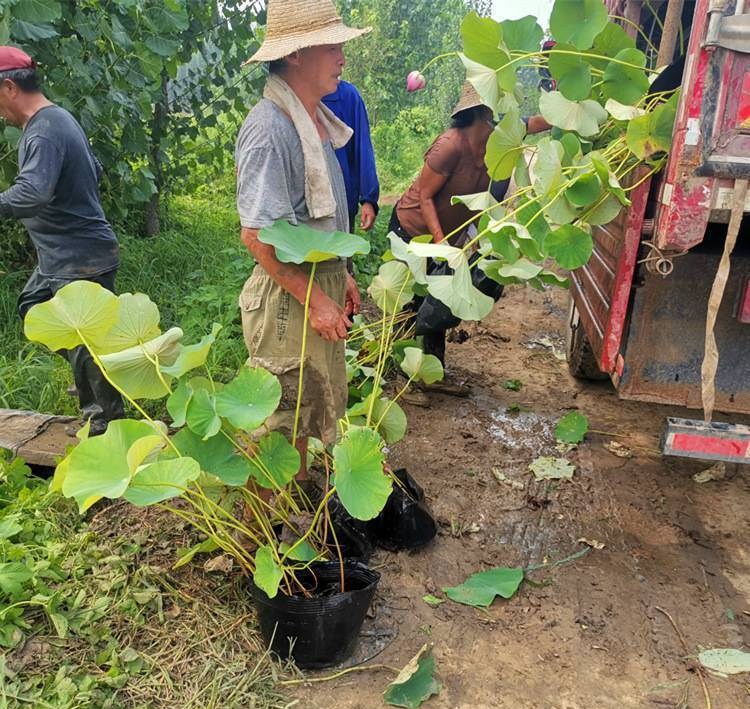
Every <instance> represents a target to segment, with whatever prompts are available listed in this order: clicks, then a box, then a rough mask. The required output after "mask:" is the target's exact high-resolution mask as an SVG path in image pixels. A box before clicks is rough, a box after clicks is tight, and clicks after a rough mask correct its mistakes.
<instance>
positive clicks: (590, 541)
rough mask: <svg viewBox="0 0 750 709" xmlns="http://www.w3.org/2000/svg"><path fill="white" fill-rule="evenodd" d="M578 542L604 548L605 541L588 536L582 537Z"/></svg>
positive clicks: (595, 547)
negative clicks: (588, 537) (587, 537)
mask: <svg viewBox="0 0 750 709" xmlns="http://www.w3.org/2000/svg"><path fill="white" fill-rule="evenodd" d="M578 542H579V544H585V545H586V546H589V547H591V548H592V549H604V542H599V541H597V540H596V539H586V537H581V538H580V539H579V540H578Z"/></svg>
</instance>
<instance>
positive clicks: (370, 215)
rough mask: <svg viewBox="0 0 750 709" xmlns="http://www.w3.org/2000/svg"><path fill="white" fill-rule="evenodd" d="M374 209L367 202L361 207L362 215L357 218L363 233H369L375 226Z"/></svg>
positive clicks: (375, 215)
mask: <svg viewBox="0 0 750 709" xmlns="http://www.w3.org/2000/svg"><path fill="white" fill-rule="evenodd" d="M375 217H377V214H375V207H374V206H373V205H372V204H370V203H369V202H365V203H364V204H363V205H362V214H360V217H359V226H360V227H361V228H362V229H364V230H365V231H370V229H372V227H373V225H374V224H375Z"/></svg>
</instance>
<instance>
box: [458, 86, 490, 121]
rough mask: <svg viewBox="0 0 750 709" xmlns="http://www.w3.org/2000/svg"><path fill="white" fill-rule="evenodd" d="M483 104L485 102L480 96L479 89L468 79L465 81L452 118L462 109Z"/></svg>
mask: <svg viewBox="0 0 750 709" xmlns="http://www.w3.org/2000/svg"><path fill="white" fill-rule="evenodd" d="M483 105H484V102H483V101H482V99H481V98H479V94H478V93H477V90H476V89H475V88H474V87H473V86H472V85H471V84H470V83H469V82H468V81H465V82H464V87H463V89H461V98H460V99H458V103H457V104H456V107H455V108H454V109H453V113H451V118H455V117H456V116H457V115H458V114H459V113H461V111H466V110H468V109H469V108H474V107H476V106H483Z"/></svg>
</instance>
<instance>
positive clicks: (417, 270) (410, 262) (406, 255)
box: [388, 232, 427, 285]
mask: <svg viewBox="0 0 750 709" xmlns="http://www.w3.org/2000/svg"><path fill="white" fill-rule="evenodd" d="M388 241H389V242H390V244H391V253H392V254H393V258H394V259H397V260H398V261H403V262H404V263H406V265H407V266H408V267H409V270H410V271H411V275H412V276H413V277H414V282H415V283H419V284H421V285H427V259H426V258H423V257H421V256H417V255H416V254H414V253H412V252H411V251H409V245H408V244H407V243H406V242H405V241H404V240H403V239H402V238H401V237H400V236H398V235H397V234H394V233H393V232H391V233H390V234H388Z"/></svg>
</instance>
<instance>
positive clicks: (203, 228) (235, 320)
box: [0, 180, 391, 415]
mask: <svg viewBox="0 0 750 709" xmlns="http://www.w3.org/2000/svg"><path fill="white" fill-rule="evenodd" d="M232 190H233V187H232V185H231V184H230V183H229V180H226V181H225V182H223V183H221V182H219V183H216V184H213V185H210V186H209V187H204V188H202V189H201V190H199V191H198V192H197V193H196V194H193V195H190V196H187V195H185V196H175V197H173V198H172V199H171V200H170V201H169V203H168V204H167V205H166V209H165V217H164V219H163V222H164V231H163V233H162V234H161V235H160V236H159V238H158V239H143V238H140V237H136V236H133V235H132V234H128V233H124V234H123V233H120V235H119V236H120V241H121V246H122V265H121V268H120V271H119V276H118V281H117V289H118V292H120V293H127V292H131V293H136V292H146V293H148V295H149V297H150V298H151V299H152V300H153V301H154V302H155V303H156V304H157V306H158V307H159V310H160V312H161V315H162V326H163V327H164V329H169V328H170V327H172V326H173V325H175V324H177V323H179V325H180V327H182V329H183V330H184V331H185V339H186V341H197V340H198V339H200V338H201V337H202V336H203V335H204V334H205V332H204V329H205V327H206V323H209V325H210V323H212V322H217V323H219V324H221V325H222V326H223V329H222V331H221V334H220V336H219V338H218V339H217V341H216V344H215V345H214V347H213V348H212V349H211V354H210V356H209V361H208V365H209V367H210V368H211V370H212V372H213V373H214V375H215V376H217V378H218V379H220V380H224V379H226V378H227V377H229V376H231V375H232V374H234V372H236V371H237V369H238V368H239V366H240V365H241V364H242V363H243V362H244V361H245V360H246V359H247V349H246V347H245V342H244V340H243V337H242V326H241V323H240V313H239V308H238V306H237V301H238V298H239V294H240V291H241V290H242V285H243V284H244V282H245V280H246V279H247V278H248V277H249V275H250V273H251V271H252V266H253V261H252V257H251V256H250V255H249V253H248V252H247V249H245V247H244V246H243V245H242V243H241V242H240V240H239V219H238V217H237V212H236V208H235V205H234V194H233V191H232ZM390 215H391V208H390V207H383V208H382V209H381V211H380V214H379V215H378V219H377V222H376V224H375V228H374V229H373V231H372V232H371V233H370V234H369V235H368V237H367V238H368V239H369V240H370V242H371V254H370V256H355V257H354V265H355V271H356V272H357V274H358V276H359V282H360V287H362V288H365V287H366V284H368V283H369V282H370V280H371V278H372V276H373V275H374V273H376V272H377V269H378V265H379V260H380V256H381V255H382V254H383V253H384V252H385V250H386V249H387V239H386V238H385V236H386V234H387V231H388V229H387V227H388V221H389V219H390ZM30 272H31V264H29V263H28V262H27V263H25V264H23V265H19V264H18V263H17V262H16V261H15V256H13V255H11V257H10V258H9V256H8V254H6V253H5V252H3V254H2V255H0V333H1V334H0V408H15V409H30V410H35V411H40V412H43V413H56V414H68V415H75V414H76V413H77V402H76V400H75V399H73V398H71V397H70V396H68V395H67V394H66V392H65V390H66V389H67V388H68V386H70V384H71V383H72V378H71V374H70V367H69V366H68V364H67V363H66V362H65V361H64V360H63V359H62V358H61V357H59V356H58V355H55V354H53V353H51V352H48V351H47V350H45V349H43V348H41V347H39V345H37V344H34V343H31V342H29V341H28V340H27V339H26V338H25V337H24V334H23V328H22V325H21V321H20V320H19V318H18V314H17V312H16V306H15V303H16V299H17V298H18V295H19V293H20V292H21V289H22V288H23V284H24V283H25V282H26V279H27V278H28V276H29V274H30Z"/></svg>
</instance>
